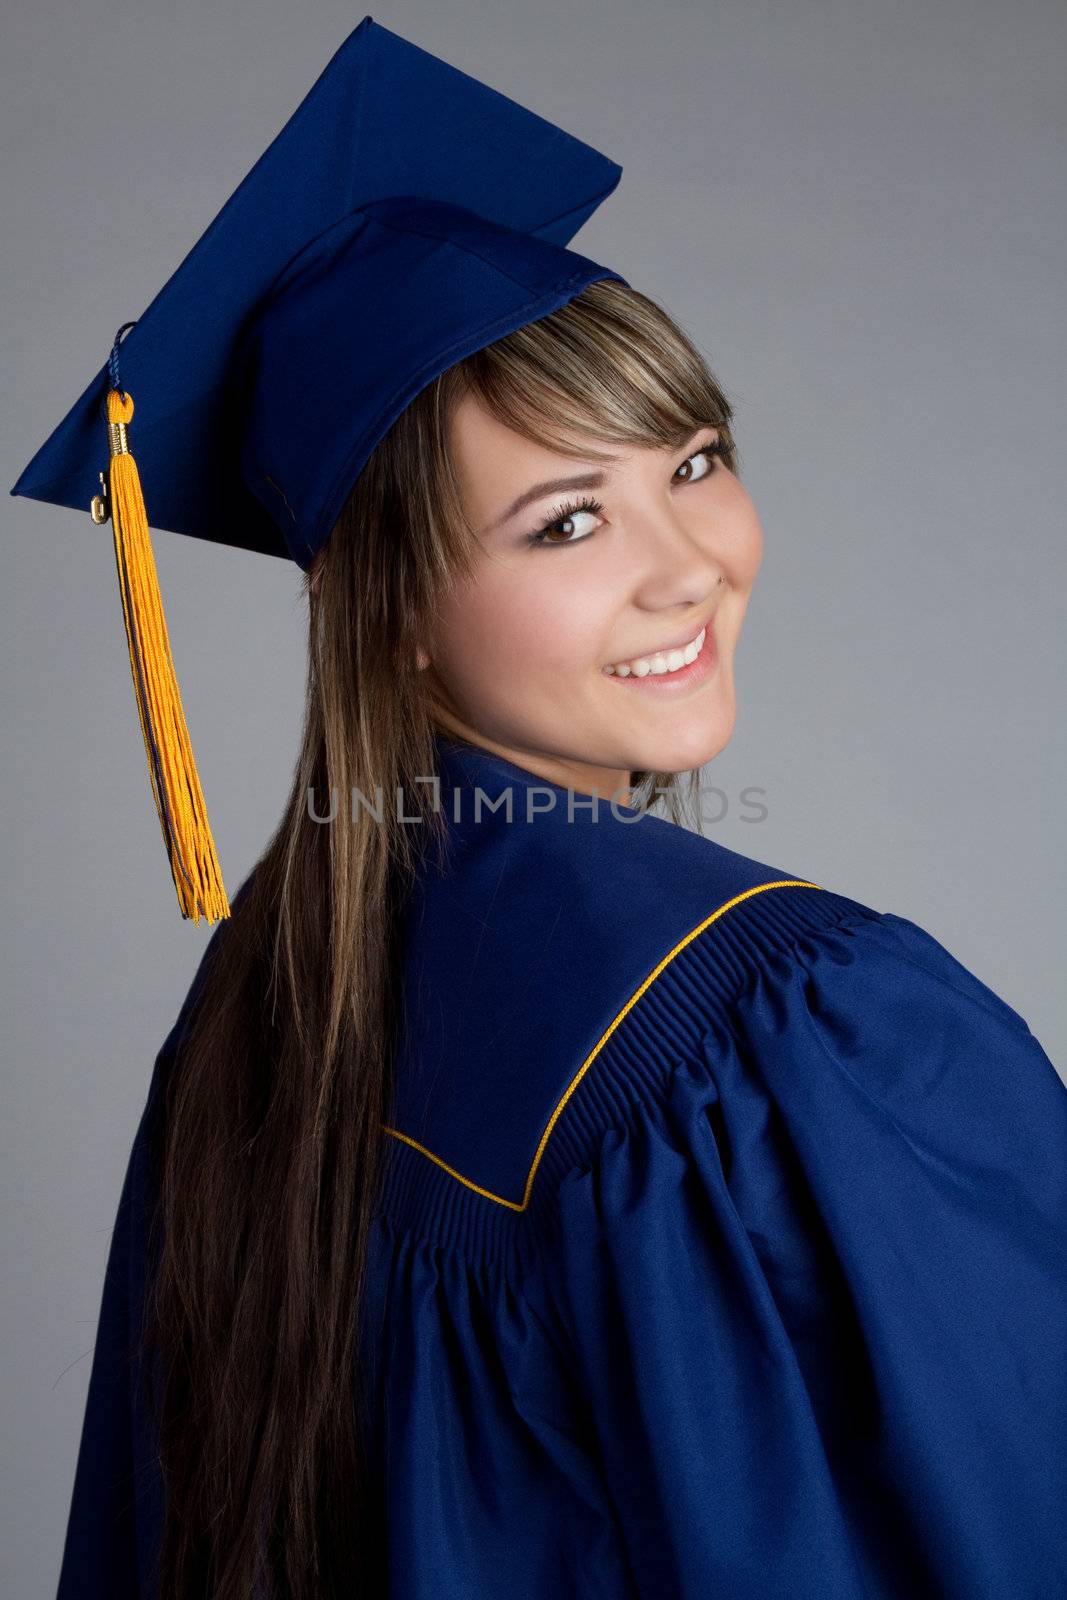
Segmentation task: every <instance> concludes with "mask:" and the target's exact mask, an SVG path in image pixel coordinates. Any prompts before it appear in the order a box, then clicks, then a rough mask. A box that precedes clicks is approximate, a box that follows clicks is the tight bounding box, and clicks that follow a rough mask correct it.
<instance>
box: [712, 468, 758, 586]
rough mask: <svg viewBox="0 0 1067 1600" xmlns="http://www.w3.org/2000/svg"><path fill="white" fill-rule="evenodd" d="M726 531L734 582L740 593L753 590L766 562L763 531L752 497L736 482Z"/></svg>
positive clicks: (727, 557)
mask: <svg viewBox="0 0 1067 1600" xmlns="http://www.w3.org/2000/svg"><path fill="white" fill-rule="evenodd" d="M722 529H723V560H724V562H725V563H726V564H727V565H728V567H729V568H730V579H731V582H732V583H733V585H734V587H735V588H737V589H741V590H745V589H749V588H751V586H752V584H753V583H754V582H755V579H756V574H757V573H758V572H759V569H760V565H761V563H762V561H763V528H762V526H761V524H760V519H759V514H758V513H757V511H756V505H755V502H754V500H753V499H752V496H751V495H750V494H749V492H748V490H747V489H746V488H745V486H744V484H742V483H740V482H738V480H737V479H736V478H735V479H733V481H732V492H731V497H730V502H729V505H728V507H727V509H726V514H725V516H724V519H723V523H722Z"/></svg>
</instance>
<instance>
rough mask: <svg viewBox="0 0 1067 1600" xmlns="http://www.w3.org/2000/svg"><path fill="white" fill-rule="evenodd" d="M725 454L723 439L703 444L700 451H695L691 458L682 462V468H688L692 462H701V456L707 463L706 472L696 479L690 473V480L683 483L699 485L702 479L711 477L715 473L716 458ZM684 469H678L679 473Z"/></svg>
mask: <svg viewBox="0 0 1067 1600" xmlns="http://www.w3.org/2000/svg"><path fill="white" fill-rule="evenodd" d="M725 454H726V446H725V444H724V443H723V441H722V440H721V439H709V441H708V443H707V444H702V445H701V447H700V449H699V450H695V451H694V452H693V454H692V455H691V456H686V458H685V460H684V461H683V462H682V467H687V466H688V465H689V463H690V462H691V461H699V460H700V458H701V456H704V457H705V459H706V462H707V465H706V467H705V470H704V471H703V472H701V473H700V474H699V476H698V477H695V478H694V477H693V475H692V473H690V475H689V477H688V478H683V479H682V482H683V483H699V482H700V481H701V479H702V478H707V477H710V475H711V474H712V473H713V472H714V471H715V459H716V457H722V456H724V455H725ZM682 467H679V468H678V471H679V472H681V470H682Z"/></svg>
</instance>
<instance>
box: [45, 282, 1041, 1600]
mask: <svg viewBox="0 0 1067 1600" xmlns="http://www.w3.org/2000/svg"><path fill="white" fill-rule="evenodd" d="M731 421H732V411H731V407H730V405H729V403H728V401H727V399H726V397H725V394H724V392H723V390H722V388H720V386H719V384H718V382H717V381H716V380H715V378H714V377H713V376H712V374H711V373H710V372H709V370H708V368H707V366H706V364H705V363H704V361H703V359H702V358H701V356H700V355H699V353H698V352H697V350H696V349H695V348H694V346H693V345H692V343H691V342H690V341H689V340H688V339H687V338H686V337H685V335H684V334H683V333H682V332H681V330H680V329H679V328H678V327H677V326H676V324H675V323H674V322H673V321H672V320H671V318H670V317H669V316H668V315H667V314H666V313H665V312H664V311H663V310H661V309H660V308H659V307H658V306H657V305H656V304H655V303H654V302H653V301H652V300H651V299H649V298H648V297H646V296H645V295H643V294H642V293H640V292H638V291H637V290H636V289H633V288H631V287H629V286H628V285H626V284H625V283H623V282H622V281H620V280H617V279H615V278H612V277H609V276H603V277H601V278H599V279H597V280H596V281H592V282H590V283H588V284H587V285H585V286H584V287H583V288H581V289H580V291H579V292H577V293H576V294H572V295H570V296H569V297H568V298H567V299H566V300H565V302H564V303H561V304H557V305H556V306H555V307H554V308H552V309H551V310H549V311H548V312H547V313H546V314H543V315H539V316H536V317H533V318H530V319H528V320H526V321H524V322H523V324H522V325H521V326H518V327H515V328H513V329H512V330H511V331H509V332H508V333H506V334H505V335H504V336H503V337H500V338H496V339H492V340H488V341H485V342H483V344H482V345H481V346H480V347H479V348H477V349H475V350H473V351H471V352H469V353H467V354H465V355H463V356H462V358H460V359H458V360H455V361H452V362H450V363H448V364H447V365H445V366H443V368H442V369H441V370H439V371H438V372H436V373H435V375H434V376H433V377H432V378H431V379H430V381H428V382H426V383H424V384H423V386H422V387H421V388H419V390H418V392H417V393H415V394H414V395H413V397H412V398H411V399H410V400H409V401H408V403H407V404H406V405H405V406H404V408H403V410H402V411H401V412H400V414H399V415H398V416H397V417H396V418H395V420H394V421H393V422H392V424H391V425H390V426H389V428H388V430H387V431H386V432H385V433H384V435H383V436H382V437H381V439H380V441H379V442H378V443H377V444H376V447H375V448H374V449H373V451H372V453H371V454H370V456H369V458H368V459H367V460H366V462H365V463H364V464H363V465H362V468H361V470H360V471H359V472H358V476H356V478H355V480H354V481H353V482H352V483H351V484H350V485H349V486H348V487H347V493H346V498H345V501H344V504H343V508H342V509H341V511H340V514H339V515H338V516H337V518H336V521H335V523H334V524H333V526H332V530H331V531H330V534H329V537H328V539H326V540H324V541H323V543H322V545H321V547H320V549H319V550H318V551H317V552H316V554H315V556H314V558H313V559H312V560H310V561H309V562H308V566H307V571H308V582H307V601H308V615H309V654H308V689H307V710H306V720H305V726H304V734H303V741H302V745H301V749H300V753H299V758H298V760H297V763H296V769H295V773H294V777H293V783H292V789H291V792H290V795H289V799H288V802H287V804H286V806H285V808H284V813H283V815H282V818H281V821H280V823H279V825H278V828H277V830H276V832H275V834H274V837H273V838H272V839H271V841H270V842H269V844H268V845H267V847H266V849H265V851H264V852H263V854H262V857H261V859H260V860H259V862H258V864H257V865H256V867H255V869H254V870H253V872H252V873H251V874H250V876H249V877H248V878H247V879H246V881H245V883H244V884H243V885H242V886H241V888H240V890H239V892H238V894H237V895H236V897H235V900H234V904H233V908H232V915H231V916H230V917H229V918H228V919H227V920H224V921H223V922H221V924H220V926H219V927H218V928H217V929H216V931H215V934H214V935H213V938H212V940H211V943H210V945H209V946H208V949H207V952H206V954H205V957H204V960H203V962H202V963H201V966H200V969H199V972H198V974H197V977H196V979H195V981H194V983H193V986H192V988H191V989H190V992H189V995H188V998H187V1000H186V1002H185V1005H184V1006H183V1008H182V1012H181V1014H180V1016H179V1018H178V1020H177V1022H176V1023H175V1025H174V1028H173V1029H172V1031H171V1033H170V1035H169V1037H168V1038H167V1040H166V1042H165V1044H164V1046H163V1048H162V1049H161V1051H160V1054H159V1056H158V1058H157V1060H156V1063H155V1069H154V1073H153V1077H152V1083H151V1088H150V1091H149V1097H148V1103H147V1105H146V1108H145V1111H144V1115H143V1117H142V1120H141V1124H140V1126H139V1128H138V1132H137V1136H136V1139H135V1142H134V1148H133V1151H132V1155H131V1159H130V1165H129V1170H128V1173H127V1178H126V1184H125V1187H124V1190H123V1195H122V1199H121V1202H120V1207H119V1215H118V1221H117V1225H116V1229H115V1234H114V1238H113V1243H112V1247H111V1256H110V1260H109V1264H108V1274H107V1280H106V1283H105V1289H104V1300H103V1307H102V1311H101V1319H100V1329H99V1337H98V1342H97V1349H96V1353H95V1356H94V1366H93V1373H92V1379H91V1385H90V1394H89V1402H88V1411H87V1416H86V1424H85V1431H84V1434H83V1440H82V1447H81V1453H80V1456H79V1462H78V1469H77V1477H76V1482H75V1487H74V1498H73V1505H72V1509H71V1517H70V1524H69V1529H68V1534H67V1545H66V1551H65V1558H64V1565H63V1573H62V1577H61V1582H60V1596H61V1600H73V1597H74V1596H75V1595H79V1596H86V1595H93V1596H104V1595H107V1596H109V1597H111V1600H116V1597H126V1596H133V1595H142V1596H144V1595H149V1594H151V1595H156V1594H159V1595H161V1596H167V1597H169V1596H185V1595H190V1596H191V1595H196V1596H205V1595H211V1596H215V1597H225V1600H231V1597H232V1600H237V1597H241V1600H244V1597H247V1596H248V1595H250V1594H255V1595H260V1596H263V1597H268V1596H269V1597H274V1596H282V1595H284V1596H294V1597H299V1600H310V1597H312V1596H314V1597H323V1596H342V1595H344V1596H356V1595H366V1596H379V1595H389V1596H395V1597H401V1600H430V1597H431V1596H432V1597H433V1600H442V1597H446V1596H447V1597H450V1600H451V1597H455V1600H460V1597H463V1600H473V1597H478V1600H535V1597H536V1600H542V1597H544V1600H548V1597H551V1600H564V1597H568V1596H575V1597H577V1596H579V1595H581V1596H582V1597H583V1600H591V1597H594V1596H596V1597H602V1600H623V1597H632V1596H640V1597H642V1600H675V1597H681V1600H697V1597H701V1600H703V1597H705V1596H710V1595H724V1596H730V1597H731V1600H743V1597H753V1600H756V1597H758V1600H777V1597H780V1596H782V1595H790V1596H792V1597H794V1600H828V1597H835V1600H846V1597H847V1600H861V1597H864V1600H872V1597H877V1600H905V1597H909V1600H910V1597H913V1596H919V1595H935V1594H936V1595H939V1596H945V1597H948V1596H951V1597H954V1600H1006V1597H1007V1596H1011V1597H1012V1600H1048V1597H1050V1596H1051V1595H1053V1594H1054V1593H1057V1592H1060V1591H1061V1589H1062V1587H1063V1582H1064V1579H1065V1577H1067V1549H1065V1545H1064V1528H1065V1526H1067V1518H1065V1516H1064V1512H1065V1511H1067V1495H1065V1455H1064V1451H1063V1439H1064V1424H1065V1422H1067V1378H1065V1370H1067V1369H1065V1363H1064V1355H1065V1351H1064V1340H1063V1303H1064V1301H1063V1295H1064V1289H1065V1287H1067V1272H1065V1262H1064V1257H1065V1250H1064V1243H1065V1240H1064V1211H1063V1200H1064V1179H1063V1173H1064V1169H1065V1162H1064V1157H1065V1156H1067V1093H1065V1091H1064V1086H1063V1084H1062V1083H1061V1081H1060V1079H1059V1078H1058V1076H1057V1074H1056V1072H1055V1071H1054V1069H1053V1067H1052V1065H1051V1063H1050V1062H1049V1060H1048V1059H1047V1057H1046V1056H1045V1054H1044V1052H1043V1051H1042V1049H1041V1048H1040V1046H1039V1044H1038V1042H1037V1041H1036V1039H1035V1038H1034V1036H1033V1035H1032V1034H1031V1033H1030V1031H1029V1029H1028V1027H1027V1025H1026V1023H1025V1021H1024V1020H1023V1019H1022V1018H1021V1017H1020V1016H1018V1015H1017V1014H1016V1013H1015V1012H1014V1011H1013V1010H1012V1009H1011V1008H1010V1006H1008V1005H1007V1004H1006V1003H1005V1002H1004V1001H1003V1000H1002V999H1000V998H999V997H998V996H997V995H995V994H994V993H992V992H991V991H990V989H989V988H987V987H986V986H985V985H984V984H983V983H981V982H980V981H979V980H978V978H976V977H975V976H973V975H972V974H971V973H970V972H968V971H967V970H966V969H965V968H964V967H963V966H961V965H960V964H959V962H957V961H956V960H955V959H954V958H953V957H952V956H951V955H950V954H949V953H948V952H947V951H946V950H945V949H944V948H943V947H942V946H941V945H940V944H938V943H937V942H936V941H935V940H934V939H933V938H931V937H930V936H929V935H928V934H927V933H925V932H924V931H923V930H922V929H921V928H919V927H918V926H916V925H915V924H914V923H912V922H910V921H908V920H907V919H906V918H904V917H902V916H900V915H898V914H896V913H892V912H888V911H886V912H880V911H877V910H874V909H872V908H870V907H868V906H865V905H863V904H861V903H859V902H857V901H855V900H852V899H850V898H848V897H847V895H845V894H844V893H843V892H840V891H839V890H837V889H834V888H831V887H825V886H819V885H817V884H814V883H812V882H811V881H810V880H809V879H807V878H806V877H805V876H804V874H803V872H802V871H796V870H790V869H780V868H777V867H772V866H769V865H767V864H765V863H762V862H758V861H755V860H751V859H749V858H747V857H744V856H741V855H738V854H736V853H734V852H731V851H729V850H727V849H725V848H723V847H722V846H721V845H719V844H717V843H714V842H713V841H711V840H710V839H707V838H705V837H702V836H701V835H700V834H699V833H698V832H697V831H694V830H693V829H691V828H689V827H687V826H684V825H683V824H684V822H685V821H686V820H687V812H686V807H687V803H688V801H689V799H690V798H691V789H692V784H693V779H694V778H695V776H696V775H697V774H698V772H699V769H700V768H701V767H702V766H704V765H706V764H707V763H708V762H709V761H712V760H713V759H714V758H715V756H716V755H717V754H718V753H719V752H720V751H721V750H722V749H723V747H724V746H725V745H726V743H727V742H728V740H729V738H730V736H731V733H732V731H733V727H734V719H735V696H734V673H733V664H734V654H735V650H736V647H737V642H738V637H739V634H740V631H741V627H742V623H743V620H744V615H745V610H746V606H747V603H748V598H749V595H750V593H751V590H752V585H753V583H754V581H755V579H756V576H757V572H758V570H759V567H760V562H761V555H762V548H761V531H760V524H759V519H758V516H757V513H756V509H755V507H754V505H753V502H752V499H751V497H750V495H749V494H748V492H747V490H746V489H745V487H744V485H743V484H742V482H741V480H740V477H739V476H738V457H737V452H736V446H735V441H734V438H733V433H732V430H731ZM657 798H660V799H662V800H663V802H664V805H665V809H666V811H667V813H668V814H667V816H661V815H656V814H655V813H654V812H653V810H652V806H653V804H654V803H655V802H656V800H657ZM131 1357H132V1358H133V1359H132V1364H131V1360H130V1358H131Z"/></svg>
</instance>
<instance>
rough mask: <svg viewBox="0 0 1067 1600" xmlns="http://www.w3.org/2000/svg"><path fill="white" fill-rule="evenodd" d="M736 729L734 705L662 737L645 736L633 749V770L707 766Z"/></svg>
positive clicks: (678, 769)
mask: <svg viewBox="0 0 1067 1600" xmlns="http://www.w3.org/2000/svg"><path fill="white" fill-rule="evenodd" d="M733 731H734V714H733V707H732V706H731V707H729V708H728V710H727V708H720V709H718V710H717V712H716V714H715V715H714V716H711V717H707V716H705V717H702V718H701V719H700V720H699V721H694V722H693V724H692V726H690V727H685V728H678V729H673V730H672V731H671V732H670V733H669V734H668V733H665V734H664V736H663V738H662V739H648V740H643V741H642V742H641V744H640V746H637V747H635V749H634V759H633V760H632V762H631V768H630V770H631V771H633V772H690V771H692V770H693V769H694V768H696V767H704V766H707V764H708V762H709V761H714V759H715V757H716V756H717V755H719V754H721V752H722V751H723V750H724V749H725V748H726V746H727V745H728V744H729V742H730V739H731V738H732V736H733Z"/></svg>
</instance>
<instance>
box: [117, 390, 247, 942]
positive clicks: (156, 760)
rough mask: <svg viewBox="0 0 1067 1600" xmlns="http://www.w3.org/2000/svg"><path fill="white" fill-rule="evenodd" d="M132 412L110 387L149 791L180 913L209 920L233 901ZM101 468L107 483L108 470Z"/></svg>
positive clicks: (123, 587)
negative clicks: (188, 719) (171, 622)
mask: <svg viewBox="0 0 1067 1600" xmlns="http://www.w3.org/2000/svg"><path fill="white" fill-rule="evenodd" d="M132 416H133V400H132V399H131V397H130V396H129V395H128V394H124V393H121V392H120V391H119V390H117V389H109V390H108V395H107V417H108V441H109V445H110V450H111V458H110V462H109V476H108V483H107V485H106V490H107V496H106V497H107V500H108V501H110V512H111V525H112V530H113V532H114V536H115V562H116V566H117V568H118V579H119V593H120V595H121V597H122V614H123V618H124V621H125V624H126V643H127V645H128V646H129V652H130V670H131V672H132V674H133V690H134V696H135V698H136V701H137V714H138V716H139V717H140V719H141V733H142V735H143V737H144V746H145V753H146V755H147V756H148V770H149V775H150V777H151V782H152V794H153V798H154V799H155V803H156V812H157V814H158V816H159V825H160V828H161V829H162V831H163V843H164V846H165V848H166V851H167V856H168V859H169V861H170V868H171V875H172V877H173V879H174V887H175V889H176V890H177V893H178V904H179V905H180V907H181V912H182V916H183V917H191V918H192V920H193V921H194V922H199V921H200V918H201V916H204V917H206V918H207V919H208V921H209V922H218V921H219V920H221V919H222V918H223V917H228V916H229V915H230V907H229V902H228V900H227V898H226V890H225V887H224V885H223V882H222V873H221V871H220V869H219V862H218V857H217V855H216V853H215V843H214V840H213V839H212V837H211V828H210V826H209V824H208V819H207V809H206V807H205V805H204V796H203V792H202V791H201V788H200V779H199V776H198V774H197V770H196V762H195V761H194V760H193V752H192V748H191V746H190V743H189V730H188V728H187V727H186V724H185V714H184V712H183V711H182V702H181V695H180V693H179V691H178V680H177V678H176V676H175V673H174V662H173V660H172V658H171V653H170V639H169V638H168V636H167V624H166V620H165V618H164V616H163V602H162V598H161V596H160V593H159V580H158V577H157V575H156V563H155V558H154V556H153V554H152V544H151V540H150V539H149V537H148V519H147V516H146V514H145V506H144V497H143V495H142V493H141V479H140V475H139V473H138V471H137V462H136V461H135V460H134V457H133V455H132V453H131V451H130V445H129V439H128V436H127V424H128V423H129V421H130V419H131V418H132ZM100 476H101V486H102V487H103V486H104V484H103V474H102V473H101V475H100ZM91 510H92V516H93V521H94V522H103V521H106V520H107V507H106V505H105V502H104V498H103V496H100V495H97V496H94V498H93V504H92V507H91Z"/></svg>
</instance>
